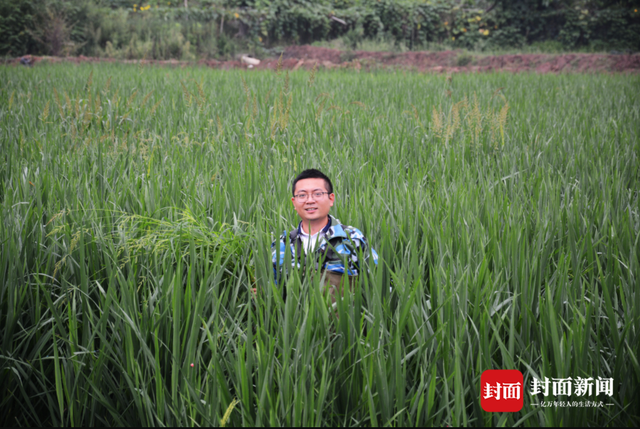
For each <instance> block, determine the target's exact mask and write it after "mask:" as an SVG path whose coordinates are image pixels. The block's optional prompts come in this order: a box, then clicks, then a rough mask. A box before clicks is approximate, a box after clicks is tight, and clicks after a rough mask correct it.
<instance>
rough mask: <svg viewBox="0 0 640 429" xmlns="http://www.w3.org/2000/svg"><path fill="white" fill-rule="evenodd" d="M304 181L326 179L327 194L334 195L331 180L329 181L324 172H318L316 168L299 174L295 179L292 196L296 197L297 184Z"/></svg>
mask: <svg viewBox="0 0 640 429" xmlns="http://www.w3.org/2000/svg"><path fill="white" fill-rule="evenodd" d="M303 179H324V183H325V185H326V188H327V192H329V194H333V184H332V183H331V179H329V178H328V177H327V176H326V175H325V174H324V173H323V172H322V171H320V170H316V169H315V168H309V169H308V170H304V171H303V172H302V173H300V174H298V176H297V177H296V178H295V179H294V181H293V185H292V186H291V195H295V193H296V183H298V181H300V180H303Z"/></svg>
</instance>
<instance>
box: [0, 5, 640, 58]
mask: <svg viewBox="0 0 640 429" xmlns="http://www.w3.org/2000/svg"><path fill="white" fill-rule="evenodd" d="M137 1H140V0H111V1H108V0H37V1H30V0H0V10H1V11H2V13H1V14H0V40H1V42H0V55H13V56H17V55H22V54H25V53H31V54H54V55H66V54H84V55H90V56H111V57H121V58H156V59H167V58H183V59H189V58H194V57H195V56H198V57H221V56H222V57H223V56H229V55H232V54H233V53H234V52H235V51H236V50H237V49H240V48H242V49H245V50H246V49H249V50H251V51H253V52H261V50H263V49H265V48H269V47H272V46H275V45H281V44H286V43H297V44H300V43H311V42H315V41H320V40H328V39H333V38H337V37H342V38H344V40H345V42H346V45H347V46H349V47H351V48H352V49H355V48H357V47H358V46H359V44H360V43H361V42H362V41H363V40H385V41H391V42H392V43H394V44H395V45H396V46H398V47H401V48H403V49H426V48H442V47H462V48H468V49H475V50H495V49H501V48H505V47H514V46H515V47H522V46H527V45H531V44H534V45H536V46H539V47H540V48H541V49H544V50H571V49H590V50H638V49H639V47H640V12H639V9H640V1H639V0H620V1H616V2H611V1H605V0H515V1H512V0H495V1H490V0H477V1H474V0H317V1H305V0H245V1H241V0H198V1H194V0H191V1H186V2H184V1H176V0H172V1H161V0H149V1H144V2H142V3H137Z"/></svg>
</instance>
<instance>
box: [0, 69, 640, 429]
mask: <svg viewBox="0 0 640 429" xmlns="http://www.w3.org/2000/svg"><path fill="white" fill-rule="evenodd" d="M0 82H2V86H1V88H0V146H1V150H0V186H1V188H0V217H1V218H2V222H0V320H1V322H0V326H1V329H0V422H1V424H2V426H13V425H24V426H32V425H39V426H48V425H67V426H69V425H74V426H83V425H101V426H112V425H118V426H142V425H154V426H160V425H179V426H192V425H193V426H195V425H220V424H223V423H226V424H228V425H233V426H240V425H271V426H289V425H304V426H306V425H318V426H334V425H343V426H368V425H376V426H377V425H420V426H422V425H433V426H445V425H449V426H457V425H473V426H482V425H494V426H501V425H509V426H512V425H523V426H538V425H545V426H547V425H585V426H608V425H622V426H634V427H637V426H638V424H640V417H639V416H638V410H639V409H640V403H639V401H640V397H639V395H638V394H637V393H638V390H639V389H638V387H639V385H640V384H639V383H640V366H639V364H638V354H637V352H638V350H639V349H640V294H639V293H638V287H637V284H638V273H639V265H640V258H639V255H640V252H639V251H640V245H639V243H640V202H639V195H638V189H639V182H640V177H639V176H638V172H639V171H640V160H639V159H638V154H639V153H640V147H639V142H640V138H639V137H640V136H639V135H638V132H639V129H638V124H639V123H640V111H639V109H638V106H639V102H638V94H640V91H638V88H639V87H640V81H639V78H638V76H625V75H536V74H521V75H513V74H482V75H456V76H449V77H447V76H439V75H438V76H435V75H423V74H405V73H368V74H364V73H360V74H358V73H356V72H354V71H347V70H343V71H336V72H317V73H309V72H306V71H296V72H293V73H290V74H289V73H284V72H279V73H274V72H266V71H265V72H258V73H251V72H247V71H230V72H223V71H217V70H210V69H206V68H176V69H172V68H159V67H141V66H134V65H125V64H113V65H110V64H107V65H104V64H103V65H101V66H100V67H93V66H91V65H86V64H85V65H79V66H76V65H72V64H66V65H49V66H47V65H40V66H36V67H33V68H24V67H8V66H5V67H0ZM305 167H319V168H322V169H323V170H324V171H325V172H326V173H327V174H328V175H329V176H330V177H332V178H333V181H334V184H335V190H336V194H337V203H336V206H335V207H334V209H335V210H334V214H335V215H336V216H337V217H338V218H339V219H341V220H342V221H343V222H347V223H349V224H352V225H356V226H358V227H359V228H361V229H362V230H363V232H364V233H365V234H366V236H367V237H368V238H369V240H370V242H371V244H372V245H373V246H374V247H375V248H376V249H377V250H378V252H379V254H380V256H381V262H380V266H379V267H378V268H377V269H372V270H371V271H370V272H368V273H363V274H362V275H361V276H360V277H359V280H360V285H359V287H358V288H357V289H356V292H355V294H354V295H353V296H348V297H347V299H346V300H345V301H344V302H342V301H339V303H340V306H339V308H338V309H337V313H338V315H339V319H338V320H336V319H335V318H334V313H333V312H332V311H328V310H327V305H326V303H325V302H324V298H323V296H322V295H321V294H320V292H319V288H318V285H317V279H315V280H314V279H312V278H310V277H309V276H305V277H303V274H304V273H301V272H298V271H297V270H292V271H290V276H289V278H288V280H286V281H283V282H282V284H281V287H286V288H287V291H288V293H287V296H288V298H287V301H286V302H283V301H282V295H281V289H279V288H277V287H275V286H274V284H273V282H272V267H271V255H270V251H269V246H270V244H271V240H272V239H273V237H274V236H275V235H276V234H279V233H280V232H281V231H283V230H285V229H288V228H290V227H291V226H292V225H294V224H295V212H294V211H293V209H292V207H291V205H290V201H289V198H290V184H291V180H292V178H293V177H294V176H295V174H296V172H299V171H300V170H301V169H303V168H305ZM391 279H393V284H394V290H393V293H389V284H390V280H391ZM253 287H255V288H257V289H258V295H257V298H256V299H257V301H253V300H252V298H251V293H250V292H249V291H250V289H251V288H253ZM503 368H511V369H518V370H520V371H522V372H523V374H524V382H525V386H527V387H528V386H530V385H531V380H532V377H537V378H542V377H549V378H556V377H559V378H565V377H573V378H576V377H585V378H588V377H592V378H597V377H603V378H609V377H611V378H613V379H614V389H613V396H612V397H608V396H606V395H600V397H596V396H595V392H594V393H593V394H592V395H590V396H588V397H576V396H575V395H573V396H571V397H562V396H560V397H558V396H553V395H552V396H549V397H546V398H545V397H543V396H542V395H538V396H532V395H530V394H529V393H528V389H525V392H526V393H525V394H524V408H523V410H522V411H521V412H519V413H502V414H500V413H495V414H491V413H485V412H483V411H482V410H481V408H480V384H479V383H480V375H481V374H482V372H483V371H484V370H486V369H503ZM544 400H557V401H575V402H583V405H584V403H586V402H587V401H589V402H594V401H602V402H603V404H605V405H604V406H602V407H585V406H583V407H579V406H569V407H551V408H541V407H540V402H541V401H544Z"/></svg>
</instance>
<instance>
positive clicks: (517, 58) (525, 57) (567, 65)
mask: <svg viewBox="0 0 640 429" xmlns="http://www.w3.org/2000/svg"><path fill="white" fill-rule="evenodd" d="M31 60H32V62H33V63H34V64H37V63H39V62H42V61H48V62H62V61H69V62H74V63H82V62H103V61H104V62H116V61H117V60H113V59H106V58H89V57H84V56H80V57H71V58H59V57H35V56H34V57H31ZM7 62H8V63H13V64H20V58H16V59H13V60H9V61H7ZM123 62H125V63H140V62H141V63H143V64H161V65H175V66H187V65H189V64H192V63H189V62H184V61H177V60H170V61H158V60H140V61H138V60H124V61H123ZM198 64H200V65H206V66H209V67H212V68H219V69H225V70H228V69H238V68H247V67H248V66H247V65H246V64H244V63H243V62H242V61H240V60H234V61H217V60H200V61H198ZM277 64H278V59H277V58H266V59H263V60H262V61H261V62H260V64H259V65H257V66H255V67H254V68H255V69H257V70H260V69H275V68H276V67H277ZM316 65H317V66H318V67H321V68H325V69H334V68H349V69H355V70H358V71H359V70H364V71H366V70H379V69H402V70H410V71H418V72H432V73H443V72H444V73H460V72H463V73H464V72H467V73H468V72H491V71H506V72H514V73H517V72H523V71H534V72H537V73H560V72H573V73H601V72H614V73H639V72H640V54H638V53H636V54H517V55H494V56H489V55H476V54H465V53H463V52H462V51H441V52H427V51H424V52H404V53H395V52H368V51H352V52H344V51H340V50H337V49H329V48H319V47H315V46H309V45H304V46H290V47H288V48H286V49H285V51H284V53H283V56H282V68H283V69H287V70H297V69H300V68H304V69H307V70H310V69H312V68H313V67H314V66H316Z"/></svg>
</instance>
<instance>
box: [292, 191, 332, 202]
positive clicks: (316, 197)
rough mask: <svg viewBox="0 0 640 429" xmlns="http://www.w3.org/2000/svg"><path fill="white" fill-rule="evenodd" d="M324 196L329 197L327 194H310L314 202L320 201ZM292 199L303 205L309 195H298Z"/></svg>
mask: <svg viewBox="0 0 640 429" xmlns="http://www.w3.org/2000/svg"><path fill="white" fill-rule="evenodd" d="M324 194H327V195H329V192H312V193H311V195H313V199H314V200H319V199H321V198H322V197H323V195H324ZM293 197H294V198H295V199H296V201H297V202H299V203H304V202H305V201H307V200H308V199H309V194H298V195H294V196H293Z"/></svg>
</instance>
